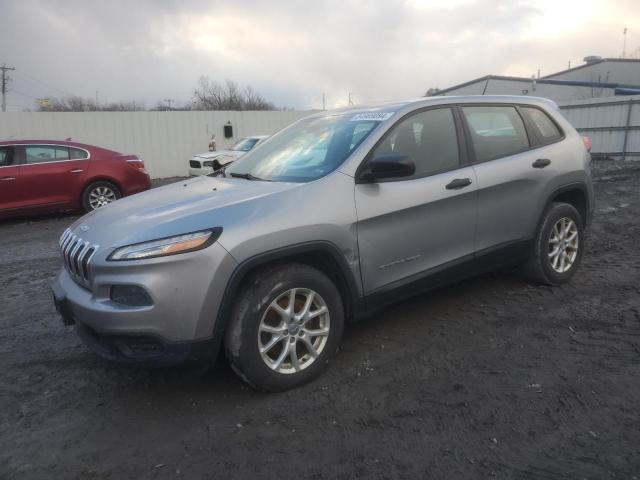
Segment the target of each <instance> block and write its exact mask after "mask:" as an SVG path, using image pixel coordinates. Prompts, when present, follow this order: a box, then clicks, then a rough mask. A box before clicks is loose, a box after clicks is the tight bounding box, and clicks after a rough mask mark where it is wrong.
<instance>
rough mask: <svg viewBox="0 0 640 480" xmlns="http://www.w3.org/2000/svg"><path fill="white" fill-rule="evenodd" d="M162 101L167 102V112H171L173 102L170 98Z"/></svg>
mask: <svg viewBox="0 0 640 480" xmlns="http://www.w3.org/2000/svg"><path fill="white" fill-rule="evenodd" d="M164 101H165V102H167V110H171V102H173V100H172V99H170V98H165V99H164Z"/></svg>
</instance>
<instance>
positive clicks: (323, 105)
mask: <svg viewBox="0 0 640 480" xmlns="http://www.w3.org/2000/svg"><path fill="white" fill-rule="evenodd" d="M322 110H326V102H325V98H324V93H323V94H322Z"/></svg>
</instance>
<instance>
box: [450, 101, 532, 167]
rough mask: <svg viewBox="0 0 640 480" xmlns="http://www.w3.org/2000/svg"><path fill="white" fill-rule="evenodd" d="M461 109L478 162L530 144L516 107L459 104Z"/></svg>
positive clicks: (498, 156) (522, 148)
mask: <svg viewBox="0 0 640 480" xmlns="http://www.w3.org/2000/svg"><path fill="white" fill-rule="evenodd" d="M462 112H463V113H464V116H465V118H466V120H467V124H468V125H469V130H470V132H471V141H472V143H473V148H474V150H475V153H476V159H477V160H478V161H480V162H484V161H486V160H493V159H495V158H500V157H505V156H507V155H513V154H514V153H518V152H522V151H524V150H527V149H528V148H529V147H530V145H529V139H528V137H527V131H526V130H525V128H524V123H523V122H522V118H520V115H519V114H518V111H517V110H516V109H515V107H512V106H502V105H501V106H489V105H488V106H478V107H462Z"/></svg>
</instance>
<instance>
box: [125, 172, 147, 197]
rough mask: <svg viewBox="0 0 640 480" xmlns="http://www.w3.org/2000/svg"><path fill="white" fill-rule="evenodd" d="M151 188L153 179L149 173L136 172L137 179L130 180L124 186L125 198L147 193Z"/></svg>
mask: <svg viewBox="0 0 640 480" xmlns="http://www.w3.org/2000/svg"><path fill="white" fill-rule="evenodd" d="M150 188H151V177H150V176H149V174H148V173H143V172H136V174H135V178H133V179H129V180H128V181H127V182H126V184H125V185H124V186H123V192H122V194H123V195H124V196H129V195H134V194H136V193H140V192H144V191H147V190H149V189H150Z"/></svg>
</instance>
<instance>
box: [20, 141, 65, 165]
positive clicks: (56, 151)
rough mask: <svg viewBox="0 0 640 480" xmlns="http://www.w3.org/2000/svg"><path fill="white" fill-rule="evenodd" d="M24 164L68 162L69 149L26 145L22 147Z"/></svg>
mask: <svg viewBox="0 0 640 480" xmlns="http://www.w3.org/2000/svg"><path fill="white" fill-rule="evenodd" d="M24 154H25V163H27V164H33V163H48V162H59V161H60V160H69V149H68V148H67V147H56V146H50V145H26V146H25V147H24Z"/></svg>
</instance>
